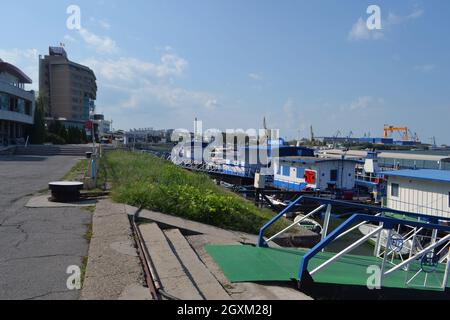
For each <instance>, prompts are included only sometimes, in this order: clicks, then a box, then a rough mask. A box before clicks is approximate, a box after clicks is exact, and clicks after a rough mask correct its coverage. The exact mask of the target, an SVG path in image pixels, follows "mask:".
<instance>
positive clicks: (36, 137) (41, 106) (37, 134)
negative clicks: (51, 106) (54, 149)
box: [30, 95, 47, 144]
mask: <svg viewBox="0 0 450 320" xmlns="http://www.w3.org/2000/svg"><path fill="white" fill-rule="evenodd" d="M46 106H47V98H46V97H45V96H43V95H39V97H38V98H37V101H36V108H35V110H34V124H33V126H32V128H31V136H30V141H31V143H32V144H43V143H44V142H45V139H46V131H45V120H44V117H45V109H46Z"/></svg>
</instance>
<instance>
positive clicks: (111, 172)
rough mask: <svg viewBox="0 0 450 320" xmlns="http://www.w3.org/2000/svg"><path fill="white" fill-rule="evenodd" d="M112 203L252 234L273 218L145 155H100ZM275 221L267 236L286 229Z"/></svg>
mask: <svg viewBox="0 0 450 320" xmlns="http://www.w3.org/2000/svg"><path fill="white" fill-rule="evenodd" d="M105 164H106V168H107V171H108V177H109V179H110V181H111V182H112V186H113V188H112V195H113V199H114V200H115V201H117V202H120V203H126V204H129V205H132V206H142V207H144V208H146V209H149V210H153V211H158V212H162V213H166V214H170V215H174V216H178V217H182V218H186V219H189V220H193V221H198V222H202V223H206V224H210V225H214V226H217V227H220V228H225V229H231V230H235V231H242V232H248V233H253V234H257V233H258V231H259V229H260V228H261V227H262V226H263V225H264V224H265V223H266V222H267V221H269V220H270V219H271V218H272V217H273V215H274V214H273V213H272V212H271V211H269V210H267V209H258V208H257V207H256V206H254V205H253V203H252V202H250V201H247V200H245V199H243V198H241V197H239V196H237V195H235V194H233V193H231V192H229V191H228V190H226V189H224V188H222V187H220V186H217V185H216V184H215V183H214V182H213V181H212V180H211V179H210V178H209V177H208V176H206V175H203V174H196V173H191V172H188V171H185V170H183V169H180V168H178V167H176V166H175V165H173V164H172V163H170V162H167V161H164V160H162V159H159V158H156V157H153V156H151V155H147V154H139V153H130V152H125V151H114V152H111V153H108V154H107V155H106V156H105ZM287 223H288V222H287V221H286V220H284V219H283V220H280V221H279V222H277V223H276V224H275V225H274V226H273V227H272V228H271V229H269V230H268V234H273V233H274V232H277V231H279V230H281V229H282V228H283V227H285V226H286V225H287Z"/></svg>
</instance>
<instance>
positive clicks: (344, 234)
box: [335, 213, 381, 240]
mask: <svg viewBox="0 0 450 320" xmlns="http://www.w3.org/2000/svg"><path fill="white" fill-rule="evenodd" d="M380 215H381V213H378V214H376V215H375V217H379V216H380ZM368 222H369V221H363V222H361V223H360V224H357V225H356V226H354V227H353V228H350V229H348V230H347V231H345V232H344V233H342V234H341V235H340V236H339V237H337V238H336V239H335V240H339V239H340V238H342V237H344V236H346V235H347V234H349V233H350V232H352V231H353V230H355V229H358V228H359V227H361V226H363V225H365V224H366V223H368Z"/></svg>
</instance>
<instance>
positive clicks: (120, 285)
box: [81, 200, 152, 300]
mask: <svg viewBox="0 0 450 320" xmlns="http://www.w3.org/2000/svg"><path fill="white" fill-rule="evenodd" d="M144 283H145V280H144V275H143V272H142V266H141V262H140V260H139V257H138V254H137V251H136V248H135V247H134V240H133V238H132V233H131V225H130V221H129V219H128V215H127V212H126V210H125V205H123V204H117V203H112V202H111V201H110V200H101V201H99V203H98V204H97V207H96V210H95V213H94V218H93V237H92V240H91V245H90V247H89V260H88V264H87V269H86V278H85V280H84V286H83V292H82V295H81V299H83V300H151V299H152V297H151V295H150V291H149V289H148V288H145V287H144Z"/></svg>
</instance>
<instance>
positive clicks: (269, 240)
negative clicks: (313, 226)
mask: <svg viewBox="0 0 450 320" xmlns="http://www.w3.org/2000/svg"><path fill="white" fill-rule="evenodd" d="M324 207H325V205H321V206H320V207H318V208H317V209H315V210H313V211H312V212H310V213H308V214H307V215H306V216H304V217H303V218H302V219H300V221H297V222H294V223H293V224H291V225H290V226H288V227H286V228H284V229H283V230H281V231H280V232H278V233H277V234H276V235H274V236H272V237H271V238H270V239H268V240H266V243H269V242H271V241H273V240H274V239H276V238H278V237H279V236H280V235H282V234H283V233H285V232H286V231H288V230H290V229H291V228H293V227H294V226H296V225H298V224H299V223H300V222H302V221H303V220H305V219H307V218H309V217H310V216H312V215H313V214H315V213H317V212H319V211H320V210H322V209H323V208H324Z"/></svg>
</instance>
